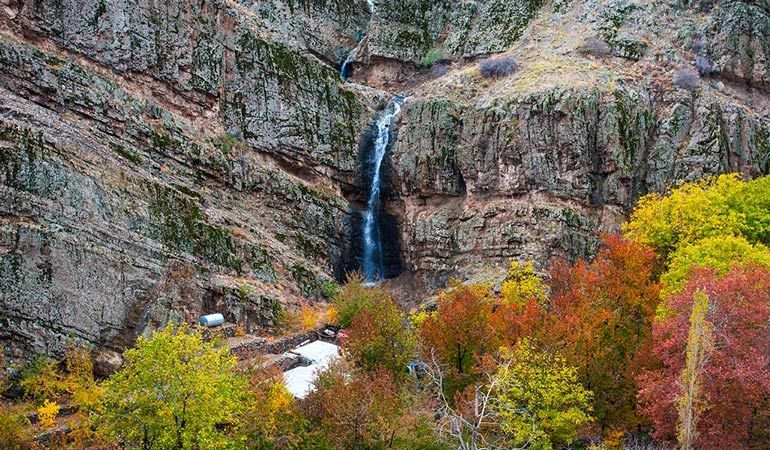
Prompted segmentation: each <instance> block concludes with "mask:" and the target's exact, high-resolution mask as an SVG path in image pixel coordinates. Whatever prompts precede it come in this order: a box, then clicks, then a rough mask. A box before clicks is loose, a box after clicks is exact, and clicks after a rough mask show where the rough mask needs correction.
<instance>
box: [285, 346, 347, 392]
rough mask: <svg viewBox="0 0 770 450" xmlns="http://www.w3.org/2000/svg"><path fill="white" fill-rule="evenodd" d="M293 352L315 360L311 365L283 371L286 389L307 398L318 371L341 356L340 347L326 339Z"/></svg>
mask: <svg viewBox="0 0 770 450" xmlns="http://www.w3.org/2000/svg"><path fill="white" fill-rule="evenodd" d="M292 353H297V354H299V355H302V356H304V357H305V358H307V359H309V360H310V361H312V362H313V363H312V364H311V365H309V366H305V367H296V368H294V369H291V370H288V371H286V372H284V373H283V382H284V384H285V385H286V389H288V390H289V392H291V394H292V395H293V396H295V397H297V398H305V396H306V395H307V394H308V393H310V391H312V390H313V382H314V381H315V379H316V377H317V376H318V372H320V371H321V370H323V369H325V368H327V367H329V366H330V365H331V363H333V362H334V361H336V360H337V359H339V357H340V354H339V347H338V346H336V345H334V344H330V343H328V342H324V341H313V342H311V343H309V344H307V345H303V346H300V347H297V348H295V349H294V350H292Z"/></svg>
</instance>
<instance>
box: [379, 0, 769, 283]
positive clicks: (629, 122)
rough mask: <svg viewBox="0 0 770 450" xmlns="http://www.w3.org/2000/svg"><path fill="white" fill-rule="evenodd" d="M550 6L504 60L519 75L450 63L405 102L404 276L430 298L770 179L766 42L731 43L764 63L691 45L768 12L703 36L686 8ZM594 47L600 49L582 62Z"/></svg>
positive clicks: (399, 174)
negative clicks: (678, 206) (668, 204)
mask: <svg viewBox="0 0 770 450" xmlns="http://www.w3.org/2000/svg"><path fill="white" fill-rule="evenodd" d="M735 3H740V2H735ZM545 8H546V10H544V11H543V12H542V14H541V15H540V16H539V17H538V18H537V19H536V20H534V21H533V22H532V23H531V24H530V25H529V28H528V30H527V32H526V34H524V35H523V36H522V37H521V38H520V39H519V40H518V41H517V42H516V44H514V45H513V46H511V48H510V51H509V52H508V55H509V56H510V57H514V58H516V59H517V60H518V61H519V65H520V67H519V69H518V71H517V72H516V73H514V74H512V75H509V76H506V77H502V78H496V79H495V78H493V79H484V78H483V77H482V76H481V75H480V74H479V71H478V69H477V68H476V65H475V64H465V65H463V64H462V63H459V62H455V63H454V65H453V66H452V67H451V68H450V70H449V71H448V72H447V73H446V74H445V75H443V76H441V77H439V78H438V79H436V80H434V81H432V82H430V83H427V84H425V85H423V86H421V87H420V88H419V89H417V90H415V92H414V94H413V95H412V96H411V97H410V98H409V99H407V101H406V102H405V104H404V112H403V114H402V116H401V119H400V126H399V128H398V140H397V143H396V145H395V147H394V149H393V154H392V165H393V170H392V173H391V179H392V185H391V193H392V196H391V201H390V204H389V209H390V210H391V211H392V212H393V213H394V214H395V215H396V216H397V219H398V221H399V223H400V230H401V243H402V252H403V260H404V263H405V266H406V269H407V271H409V272H411V273H412V274H414V275H416V277H417V279H418V280H419V281H422V282H423V283H425V284H426V285H427V286H429V287H439V286H441V285H443V283H445V282H446V280H447V279H448V278H449V277H451V276H459V277H461V278H473V273H474V272H476V271H478V270H479V267H481V266H482V265H485V264H486V265H489V264H491V265H497V266H499V267H505V266H506V264H507V261H508V260H509V259H517V260H526V259H532V260H534V261H536V263H538V264H539V265H540V266H541V267H543V266H544V265H545V264H546V263H547V261H548V259H550V258H552V257H566V258H568V259H574V258H577V257H586V256H590V255H591V254H593V252H594V251H595V248H596V245H597V243H598V233H599V232H600V231H618V229H619V225H620V224H621V223H622V221H623V220H624V218H625V215H626V214H627V213H628V212H629V211H630V209H631V208H632V207H633V205H634V203H635V202H636V200H637V199H638V198H639V197H640V196H641V195H643V194H645V193H648V192H664V191H665V190H666V189H668V188H669V187H671V186H673V185H675V184H676V183H677V182H679V181H682V180H687V181H692V180H698V179H701V178H702V177H704V176H707V175H710V174H719V173H726V172H738V173H741V174H743V175H744V176H747V177H754V176H760V175H764V174H768V173H770V165H769V164H768V162H769V161H770V159H769V158H770V146H769V145H768V142H770V141H769V140H768V136H769V135H770V134H769V133H770V103H769V102H768V100H769V99H770V96H768V93H767V92H766V91H765V90H764V89H763V88H762V87H761V86H762V82H761V79H762V77H763V76H766V75H764V74H766V72H765V70H764V68H762V64H763V61H764V59H763V58H761V57H757V55H761V54H762V49H761V47H762V45H764V44H765V43H766V42H770V39H767V38H770V33H768V32H767V31H758V30H756V29H754V31H753V33H755V34H754V35H755V36H760V37H764V38H766V39H764V40H762V41H761V43H760V40H759V39H750V38H748V37H747V36H749V35H745V34H741V33H742V32H741V31H735V35H731V36H732V38H733V40H739V41H742V42H745V44H746V45H750V46H754V47H757V51H756V52H753V53H752V52H750V54H751V55H752V56H751V57H752V58H753V57H757V58H756V60H751V59H748V60H747V59H746V58H747V57H748V56H747V53H743V54H739V53H734V52H732V53H731V52H729V51H728V50H720V49H724V48H726V47H725V46H729V45H731V44H730V41H729V40H727V39H724V41H722V40H720V39H719V38H718V37H716V38H710V39H709V42H710V43H711V44H709V45H707V44H702V45H700V44H699V45H696V48H691V46H692V43H693V40H694V39H695V40H698V39H701V36H702V35H703V33H702V32H703V30H704V29H708V28H709V27H714V23H722V22H724V20H725V19H724V18H725V17H733V16H732V15H733V14H734V13H735V11H736V10H737V11H746V10H749V11H754V13H756V14H758V15H760V16H761V15H762V14H760V13H759V11H760V10H761V9H762V7H761V6H759V5H752V4H750V3H746V4H742V5H735V4H731V5H723V6H722V7H714V8H710V9H709V11H710V13H709V14H710V15H708V16H707V19H708V20H706V21H705V23H707V24H709V25H703V24H702V23H700V22H699V23H698V24H695V23H690V16H689V15H690V14H694V12H693V10H692V9H688V8H690V7H689V6H687V7H685V6H682V5H676V4H672V5H668V6H667V8H670V9H669V11H668V12H667V13H666V14H663V12H660V14H659V15H657V16H656V15H654V13H655V12H656V8H657V6H650V5H643V4H640V3H638V2H636V3H635V2H623V1H615V2H578V4H575V5H572V6H569V5H568V6H560V5H558V4H556V5H552V6H548V7H545ZM664 17H668V20H661V19H662V18H664ZM746 17H754V16H746ZM754 19H757V20H758V18H757V17H754ZM739 23H740V26H742V27H751V25H750V24H749V23H747V22H746V21H743V22H739ZM674 24H679V25H681V26H679V27H678V29H679V31H680V35H671V34H670V30H671V29H677V28H676V27H675V26H674ZM735 26H738V23H736V24H735ZM568 27H571V28H568ZM564 30H570V31H564ZM723 33H729V32H728V31H723ZM592 37H595V39H599V40H604V41H605V42H604V44H603V47H599V48H596V47H593V48H591V47H589V48H587V49H586V47H587V45H586V42H587V41H590V40H589V39H587V38H592ZM723 38H724V36H723ZM544 42H545V43H546V44H543V43H544ZM594 45H595V46H596V44H594ZM719 51H724V52H725V54H728V53H729V54H731V55H733V56H732V59H726V58H721V59H720V58H717V57H714V61H715V62H714V64H713V67H712V69H711V70H710V71H709V72H706V73H704V74H703V77H702V78H701V79H700V80H698V76H697V75H694V76H695V82H696V83H697V85H696V86H695V87H694V88H691V87H689V86H686V87H678V86H676V85H675V84H674V82H673V81H674V78H675V76H676V75H677V73H678V72H680V71H683V70H696V69H697V68H698V67H697V64H698V62H696V61H695V60H696V58H697V57H698V56H703V55H705V54H706V52H719ZM752 61H754V62H752ZM699 62H702V61H699ZM749 66H750V67H752V68H754V70H745V69H741V67H749ZM690 68H692V69H690Z"/></svg>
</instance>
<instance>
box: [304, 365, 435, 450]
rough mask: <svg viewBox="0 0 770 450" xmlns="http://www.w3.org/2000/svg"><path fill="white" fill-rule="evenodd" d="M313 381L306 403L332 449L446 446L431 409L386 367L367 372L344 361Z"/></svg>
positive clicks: (313, 422) (312, 419)
mask: <svg viewBox="0 0 770 450" xmlns="http://www.w3.org/2000/svg"><path fill="white" fill-rule="evenodd" d="M315 385H316V389H315V390H314V391H312V392H311V393H310V394H308V396H307V397H306V398H305V400H304V402H303V408H304V409H305V411H306V414H307V417H308V419H309V420H310V423H311V426H312V427H314V428H315V429H316V431H318V432H319V433H320V435H321V436H322V441H324V442H326V443H327V445H329V446H330V447H329V448H334V449H404V450H406V449H426V450H427V449H443V448H445V447H444V446H443V445H442V444H441V442H440V441H439V439H438V436H437V435H436V433H435V431H434V428H433V421H432V416H431V413H430V410H428V409H426V408H424V407H423V403H422V402H421V399H420V398H419V397H417V396H415V395H412V394H410V393H409V392H408V391H406V390H405V389H404V388H403V387H402V386H400V385H399V383H397V382H396V380H395V378H394V376H393V373H392V372H390V371H388V370H385V369H378V370H374V371H372V372H366V371H362V370H359V369H356V368H355V367H353V366H351V365H349V364H346V363H345V362H344V361H341V362H338V363H335V364H333V365H332V366H331V367H330V368H328V369H327V370H325V371H324V372H322V373H321V374H319V376H318V378H317V379H316V381H315ZM314 448H315V447H314Z"/></svg>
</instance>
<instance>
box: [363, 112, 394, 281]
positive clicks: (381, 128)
mask: <svg viewBox="0 0 770 450" xmlns="http://www.w3.org/2000/svg"><path fill="white" fill-rule="evenodd" d="M403 101H404V99H403V98H401V97H395V98H394V99H393V101H392V102H391V103H390V105H388V107H387V108H386V109H385V111H384V112H383V113H382V115H380V117H379V118H378V119H377V122H376V124H375V128H376V133H377V135H376V136H375V140H374V149H373V151H372V154H371V160H369V161H367V168H370V170H371V171H370V174H371V182H370V185H369V196H368V199H367V202H366V211H364V215H363V219H364V223H363V236H364V255H363V264H362V265H363V271H364V278H365V280H366V281H367V282H370V283H371V282H376V281H377V280H379V279H381V278H383V277H384V276H385V271H384V258H383V254H382V230H381V223H380V183H381V181H382V161H383V160H384V159H385V153H386V151H387V150H388V143H389V142H390V125H391V124H392V123H393V120H394V119H395V118H396V116H398V114H399V113H400V112H401V103H402V102H403Z"/></svg>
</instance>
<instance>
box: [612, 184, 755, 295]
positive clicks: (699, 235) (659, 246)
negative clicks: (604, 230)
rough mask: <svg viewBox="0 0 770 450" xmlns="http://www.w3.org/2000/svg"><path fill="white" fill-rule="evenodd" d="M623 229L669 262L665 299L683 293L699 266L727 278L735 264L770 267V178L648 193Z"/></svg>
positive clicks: (664, 280)
mask: <svg viewBox="0 0 770 450" xmlns="http://www.w3.org/2000/svg"><path fill="white" fill-rule="evenodd" d="M623 231H624V232H625V234H626V236H627V237H630V238H631V239H633V240H635V241H637V242H640V243H642V244H645V245H648V246H650V247H652V248H654V249H655V251H656V252H657V253H658V255H660V256H661V257H662V258H663V262H664V263H665V265H666V271H665V272H664V273H663V275H662V276H661V282H662V293H663V296H664V297H670V296H671V295H673V294H676V293H678V292H679V291H681V288H682V286H683V285H684V282H685V280H686V278H687V275H688V274H689V272H690V270H691V269H692V268H694V267H712V268H715V269H717V271H718V272H719V274H720V275H722V274H725V273H726V272H727V271H729V270H730V269H731V268H732V267H734V266H735V265H745V264H747V263H751V264H756V265H762V266H770V248H768V247H770V176H766V177H763V178H757V179H754V180H751V181H744V180H742V179H741V178H740V177H739V176H738V175H737V174H730V175H721V176H719V177H710V178H706V179H704V180H702V181H699V182H694V183H685V184H682V185H680V186H679V187H677V188H675V189H673V190H672V191H671V193H670V194H668V195H660V194H650V195H647V196H645V197H642V198H641V199H640V200H639V203H638V205H637V207H636V209H635V210H634V212H633V213H632V214H631V218H630V220H629V221H628V223H626V224H625V225H624V226H623Z"/></svg>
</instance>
